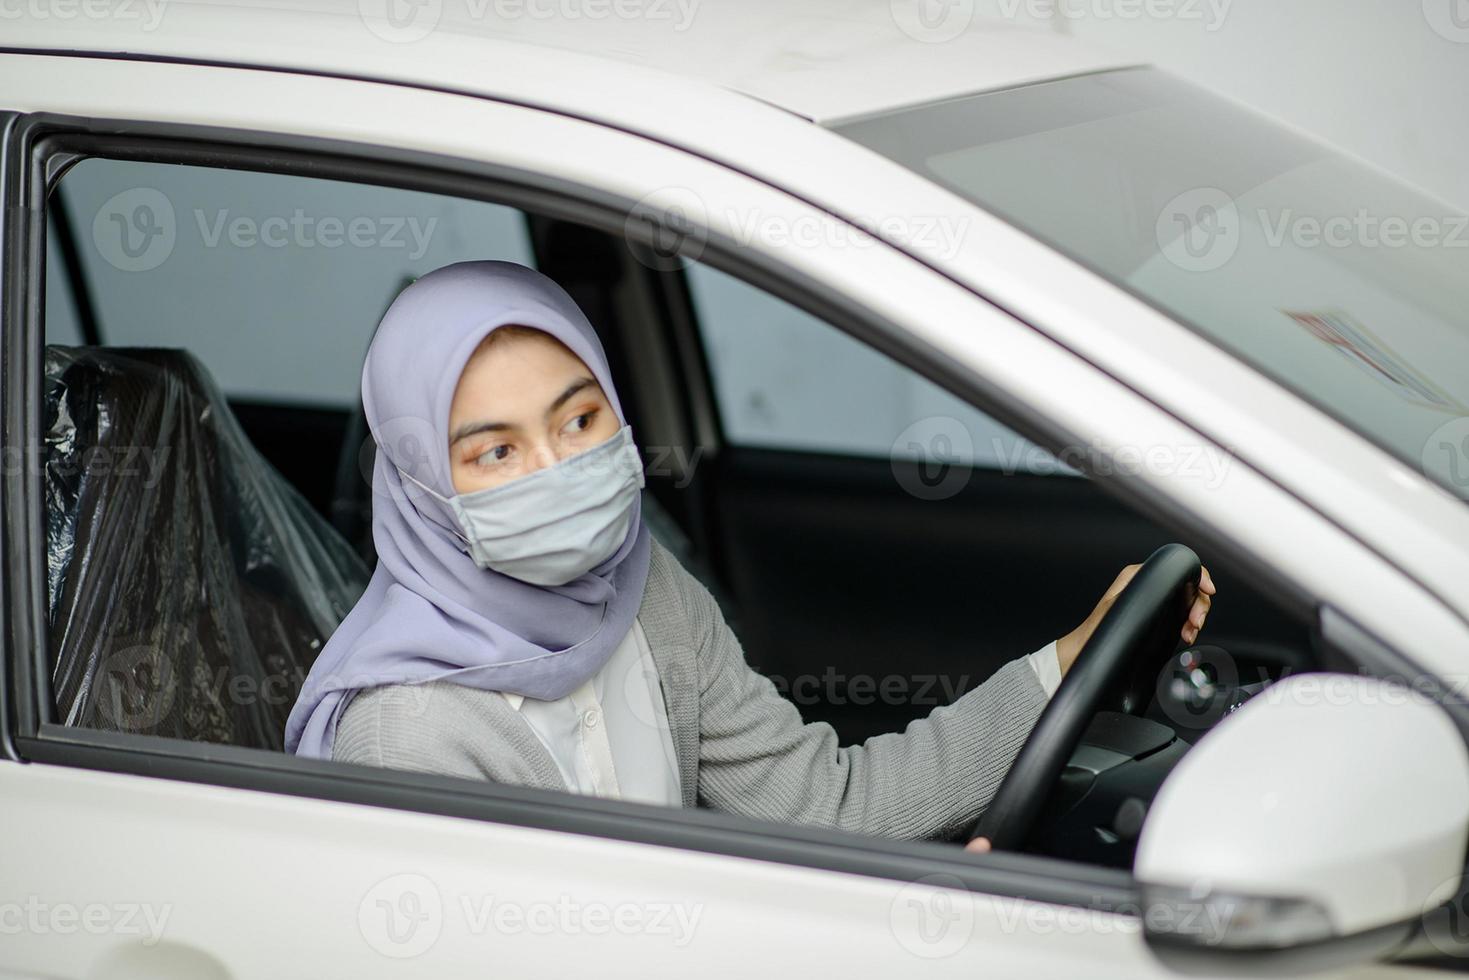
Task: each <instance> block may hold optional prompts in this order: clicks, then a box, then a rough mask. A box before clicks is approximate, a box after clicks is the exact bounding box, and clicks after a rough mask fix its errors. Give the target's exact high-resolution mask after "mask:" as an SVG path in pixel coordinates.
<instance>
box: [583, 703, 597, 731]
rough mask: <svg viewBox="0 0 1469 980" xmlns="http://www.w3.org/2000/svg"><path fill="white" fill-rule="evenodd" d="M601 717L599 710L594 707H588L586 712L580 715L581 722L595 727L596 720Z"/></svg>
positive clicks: (589, 726)
mask: <svg viewBox="0 0 1469 980" xmlns="http://www.w3.org/2000/svg"><path fill="white" fill-rule="evenodd" d="M601 718H602V715H601V712H599V711H598V710H597V709H596V708H588V709H587V713H586V714H584V715H582V716H581V720H582V723H583V724H584V725H586V726H587V727H588V728H596V727H597V722H598V721H600V720H601Z"/></svg>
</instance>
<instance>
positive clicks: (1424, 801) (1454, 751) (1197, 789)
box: [1133, 674, 1469, 972]
mask: <svg viewBox="0 0 1469 980" xmlns="http://www.w3.org/2000/svg"><path fill="white" fill-rule="evenodd" d="M1466 841H1469V751H1466V749H1465V745H1464V740H1463V738H1462V737H1461V736H1460V734H1459V731H1458V729H1457V728H1456V727H1455V726H1454V724H1453V722H1452V721H1451V720H1450V719H1449V717H1448V715H1447V714H1446V713H1445V711H1444V710H1443V709H1442V708H1441V707H1439V706H1438V705H1435V704H1432V703H1430V702H1429V701H1428V700H1427V699H1426V698H1424V697H1423V696H1422V695H1420V694H1417V693H1415V692H1412V691H1410V690H1408V689H1407V688H1405V687H1402V686H1400V685H1396V684H1390V683H1387V682H1384V681H1379V680H1376V679H1373V678H1368V677H1357V676H1352V675H1348V674H1299V675H1296V676H1293V677H1290V678H1287V679H1285V680H1282V681H1279V682H1278V683H1276V684H1273V685H1271V686H1270V687H1267V688H1266V689H1265V690H1264V691H1262V692H1261V693H1260V694H1258V695H1256V696H1255V697H1254V698H1253V699H1251V700H1250V701H1247V702H1246V703H1245V704H1244V705H1243V706H1241V707H1240V709H1239V710H1238V711H1236V712H1235V713H1234V714H1233V715H1230V716H1228V717H1226V718H1225V719H1223V720H1222V721H1221V722H1220V723H1219V725H1218V726H1217V727H1216V728H1215V729H1214V730H1213V731H1211V732H1210V733H1209V734H1208V735H1207V736H1205V737H1204V738H1203V739H1202V740H1200V742H1199V744H1198V745H1197V746H1196V747H1195V748H1194V749H1193V750H1191V751H1190V752H1189V753H1188V754H1187V755H1186V756H1184V757H1183V759H1182V760H1180V762H1179V763H1178V765H1177V766H1176V767H1175V768H1174V770H1173V771H1172V772H1171V773H1170V774H1169V776H1168V779H1167V780H1166V781H1165V782H1164V784H1163V787H1162V789H1161V790H1159V792H1158V796H1157V798H1156V799H1155V800H1154V802H1153V805H1152V807H1151V808H1150V811H1149V813H1148V816H1147V820H1146V822H1145V823H1144V825H1143V829H1142V835H1141V837H1140V838H1139V840H1138V848H1137V856H1136V859H1135V861H1134V864H1133V872H1134V875H1135V877H1136V878H1137V880H1138V882H1139V884H1140V886H1141V889H1142V899H1143V907H1144V916H1143V931H1144V935H1145V937H1146V939H1147V942H1148V945H1149V947H1150V948H1151V949H1152V950H1153V952H1154V953H1155V954H1156V955H1157V956H1158V957H1159V958H1160V959H1162V960H1164V961H1165V963H1167V964H1168V965H1170V966H1172V967H1173V968H1174V969H1179V970H1182V971H1184V972H1201V971H1212V972H1218V971H1220V970H1221V969H1223V970H1229V969H1231V968H1234V969H1247V970H1252V971H1254V970H1261V969H1265V970H1272V968H1280V969H1292V970H1294V969H1302V968H1307V969H1309V968H1321V967H1325V966H1334V965H1341V964H1344V963H1347V962H1353V961H1361V960H1366V959H1370V958H1375V957H1377V956H1380V955H1382V954H1383V953H1385V952H1387V951H1389V950H1391V949H1393V948H1394V947H1396V946H1398V945H1399V944H1401V943H1402V942H1403V941H1404V940H1405V939H1407V938H1408V936H1409V935H1410V934H1411V933H1412V932H1413V930H1414V928H1415V927H1416V925H1417V923H1418V922H1419V920H1420V919H1421V918H1422V916H1423V915H1424V913H1426V912H1428V911H1429V910H1430V909H1432V908H1434V907H1435V906H1438V905H1440V904H1442V903H1443V902H1445V901H1447V900H1448V899H1450V898H1452V897H1454V895H1455V894H1456V893H1457V892H1458V890H1459V885H1460V875H1461V873H1462V871H1463V868H1464V859H1465V844H1466Z"/></svg>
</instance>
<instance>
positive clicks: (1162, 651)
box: [970, 544, 1200, 850]
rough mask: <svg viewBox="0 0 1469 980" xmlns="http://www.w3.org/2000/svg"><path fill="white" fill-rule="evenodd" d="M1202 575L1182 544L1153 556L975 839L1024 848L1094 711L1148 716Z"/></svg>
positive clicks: (1070, 676) (1102, 626) (1045, 718)
mask: <svg viewBox="0 0 1469 980" xmlns="http://www.w3.org/2000/svg"><path fill="white" fill-rule="evenodd" d="M1199 572H1200V564H1199V556H1198V555H1196V554H1194V553H1193V551H1192V550H1190V549H1189V548H1186V547H1184V546H1183V545H1181V544H1166V545H1164V546H1163V547H1161V548H1159V549H1158V550H1157V551H1155V552H1153V553H1152V555H1150V556H1149V557H1148V560H1147V561H1146V562H1144V563H1143V566H1142V567H1141V568H1139V569H1138V571H1137V574H1136V575H1134V576H1133V579H1132V581H1131V582H1129V583H1128V584H1127V588H1125V589H1123V590H1122V594H1121V595H1119V596H1118V597H1117V598H1116V600H1115V601H1114V602H1113V603H1112V608H1111V609H1109V610H1107V614H1106V615H1105V616H1104V617H1102V621H1101V622H1100V623H1098V624H1097V629H1096V632H1094V633H1093V634H1092V636H1091V639H1089V640H1088V641H1087V644H1086V646H1085V647H1084V648H1083V650H1082V652H1081V654H1080V655H1079V656H1078V657H1077V658H1076V662H1075V663H1074V664H1072V665H1071V669H1070V670H1068V671H1067V672H1066V676H1065V677H1064V678H1062V680H1061V686H1060V687H1059V688H1058V689H1057V690H1056V694H1055V696H1054V697H1052V698H1051V703H1050V704H1048V705H1047V706H1046V708H1045V710H1044V711H1042V712H1041V716H1040V718H1039V720H1037V721H1036V724H1035V728H1034V729H1033V730H1032V731H1031V733H1030V738H1029V739H1028V740H1027V741H1026V743H1025V745H1024V746H1022V747H1021V749H1020V754H1019V755H1017V756H1016V757H1015V762H1014V764H1013V765H1011V766H1010V771H1009V772H1008V773H1006V774H1005V778H1004V780H1003V781H1002V782H1001V783H1000V788H999V790H998V791H996V793H995V798H994V800H992V801H991V802H990V805H989V808H988V809H986V810H985V812H984V815H983V816H982V817H980V819H979V822H978V824H977V825H976V826H975V829H974V832H973V833H972V834H971V835H970V836H971V839H972V838H974V837H988V838H989V840H990V844H991V845H992V846H993V847H995V848H996V849H997V850H1018V849H1020V848H1021V847H1022V846H1023V845H1024V844H1025V841H1026V838H1027V837H1028V836H1029V834H1030V832H1031V829H1032V828H1033V827H1034V825H1035V822H1036V818H1037V817H1038V816H1039V814H1040V812H1041V807H1042V806H1044V805H1045V802H1046V797H1047V795H1048V794H1049V793H1050V790H1051V788H1052V787H1053V786H1055V785H1056V780H1057V779H1058V778H1059V777H1060V775H1061V770H1062V769H1063V768H1064V767H1065V765H1066V762H1067V760H1069V759H1070V758H1071V754H1072V753H1073V752H1075V751H1076V747H1077V745H1078V744H1080V742H1081V737H1082V735H1084V734H1085V733H1086V730H1087V726H1089V725H1090V724H1091V721H1092V718H1093V717H1094V716H1095V715H1096V713H1097V712H1098V711H1102V710H1118V711H1125V712H1128V713H1129V714H1139V713H1141V712H1142V711H1144V710H1146V708H1147V706H1148V699H1149V697H1151V695H1152V693H1153V687H1154V682H1155V679H1156V677H1157V671H1158V670H1159V669H1160V668H1161V667H1162V665H1163V663H1164V662H1165V661H1166V660H1167V659H1168V658H1169V657H1170V656H1172V655H1173V652H1174V651H1175V650H1177V649H1178V642H1179V632H1180V631H1181V630H1182V628H1183V623H1184V620H1185V619H1186V618H1187V617H1188V613H1189V609H1190V607H1191V606H1192V605H1193V602H1194V596H1195V594H1196V592H1197V590H1198V585H1199Z"/></svg>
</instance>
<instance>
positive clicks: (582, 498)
mask: <svg viewBox="0 0 1469 980" xmlns="http://www.w3.org/2000/svg"><path fill="white" fill-rule="evenodd" d="M398 472H399V473H400V474H402V475H403V476H404V477H405V478H406V479H408V480H410V481H412V482H413V483H415V484H417V485H418V486H419V487H422V488H423V490H424V491H425V492H426V493H428V494H430V495H432V496H434V497H437V498H438V499H439V500H442V501H444V503H446V504H448V505H449V508H450V509H451V510H452V511H453V512H454V516H455V518H456V520H457V522H458V524H459V528H458V530H457V532H456V533H457V534H458V535H459V537H460V538H461V539H462V542H463V547H464V549H465V551H467V552H468V554H469V556H470V557H471V558H473V559H474V563H475V564H476V565H478V566H479V567H480V568H485V569H494V570H495V571H497V572H501V573H503V574H505V575H509V576H510V577H512V578H517V579H520V580H521V581H522V582H529V583H530V584H532V585H541V586H550V585H565V584H566V583H567V582H570V581H573V580H574V579H576V578H579V577H580V576H582V575H585V574H586V573H587V572H589V571H591V570H592V569H594V568H596V567H597V566H598V565H600V564H602V563H603V562H604V561H606V560H607V559H609V558H611V557H612V555H613V554H614V553H615V552H616V551H617V549H618V548H619V547H621V546H622V542H623V539H625V538H626V537H627V531H628V528H629V527H631V526H632V510H633V502H634V501H636V500H637V498H638V492H639V491H640V490H641V489H642V488H643V485H644V479H643V465H642V460H641V459H640V458H639V457H638V447H637V445H636V444H635V443H634V442H633V438H632V429H631V427H629V426H626V425H624V426H623V427H622V428H621V429H619V430H618V431H617V434H616V435H614V436H612V437H611V438H610V439H608V440H607V441H606V442H603V443H600V444H598V445H596V446H593V447H592V448H591V449H588V450H586V451H585V452H581V453H577V454H576V455H575V456H568V457H567V458H566V459H563V460H561V461H560V462H558V463H556V464H555V465H553V466H547V467H545V468H544V469H540V470H537V471H536V472H534V473H532V474H530V475H529V476H522V477H520V478H518V479H515V480H512V481H510V482H509V483H505V484H501V485H500V486H497V487H488V488H486V489H484V490H476V491H474V492H472V493H461V494H456V495H455V496H453V497H445V496H443V495H442V494H439V493H436V492H434V490H432V489H431V488H429V487H426V486H424V485H423V484H422V483H419V481H417V480H415V479H413V477H411V476H409V475H408V474H407V473H404V472H403V471H402V470H401V469H400V470H399V471H398Z"/></svg>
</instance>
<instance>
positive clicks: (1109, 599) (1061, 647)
mask: <svg viewBox="0 0 1469 980" xmlns="http://www.w3.org/2000/svg"><path fill="white" fill-rule="evenodd" d="M1139 568H1142V566H1141V565H1128V566H1127V567H1126V568H1124V569H1123V570H1122V571H1121V572H1119V573H1118V574H1117V577H1116V578H1115V579H1113V580H1112V584H1111V585H1109V586H1107V591H1106V592H1105V593H1104V594H1103V595H1102V601H1101V602H1099V603H1097V608H1095V609H1093V610H1092V614H1091V615H1090V616H1088V617H1087V618H1086V622H1084V623H1082V624H1081V625H1080V626H1078V627H1077V628H1076V629H1074V630H1072V631H1071V632H1070V633H1067V634H1066V635H1065V636H1063V637H1061V639H1059V640H1057V641H1056V659H1057V660H1059V661H1060V662H1061V676H1063V677H1064V676H1066V672H1067V671H1068V670H1070V669H1071V665H1072V664H1074V663H1076V655H1077V654H1079V653H1081V648H1082V647H1084V646H1086V641H1087V640H1090V639H1091V638H1092V633H1094V632H1095V631H1096V629H1097V624H1098V623H1100V622H1101V621H1102V617H1103V616H1105V615H1107V610H1108V609H1111V608H1112V603H1114V602H1116V601H1117V597H1118V596H1119V595H1121V594H1122V590H1123V589H1125V588H1127V583H1128V582H1131V581H1132V577H1133V576H1134V575H1136V574H1137V570H1138V569H1139ZM1213 596H1214V580H1213V579H1211V578H1210V577H1209V570H1208V569H1207V568H1205V569H1201V570H1200V574H1199V592H1198V595H1197V596H1195V598H1194V604H1193V608H1191V609H1189V611H1188V621H1187V622H1185V623H1184V624H1183V629H1181V630H1179V635H1180V636H1181V637H1182V638H1183V642H1185V643H1193V642H1194V641H1195V640H1197V639H1198V638H1199V630H1201V629H1203V628H1204V620H1205V619H1207V618H1208V617H1209V605H1210V603H1211V602H1212V601H1213ZM990 849H991V848H990V842H989V838H988V837H976V838H974V840H972V841H970V842H969V843H968V844H965V845H964V850H966V851H968V852H969V853H970V854H988V853H989V852H990Z"/></svg>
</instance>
